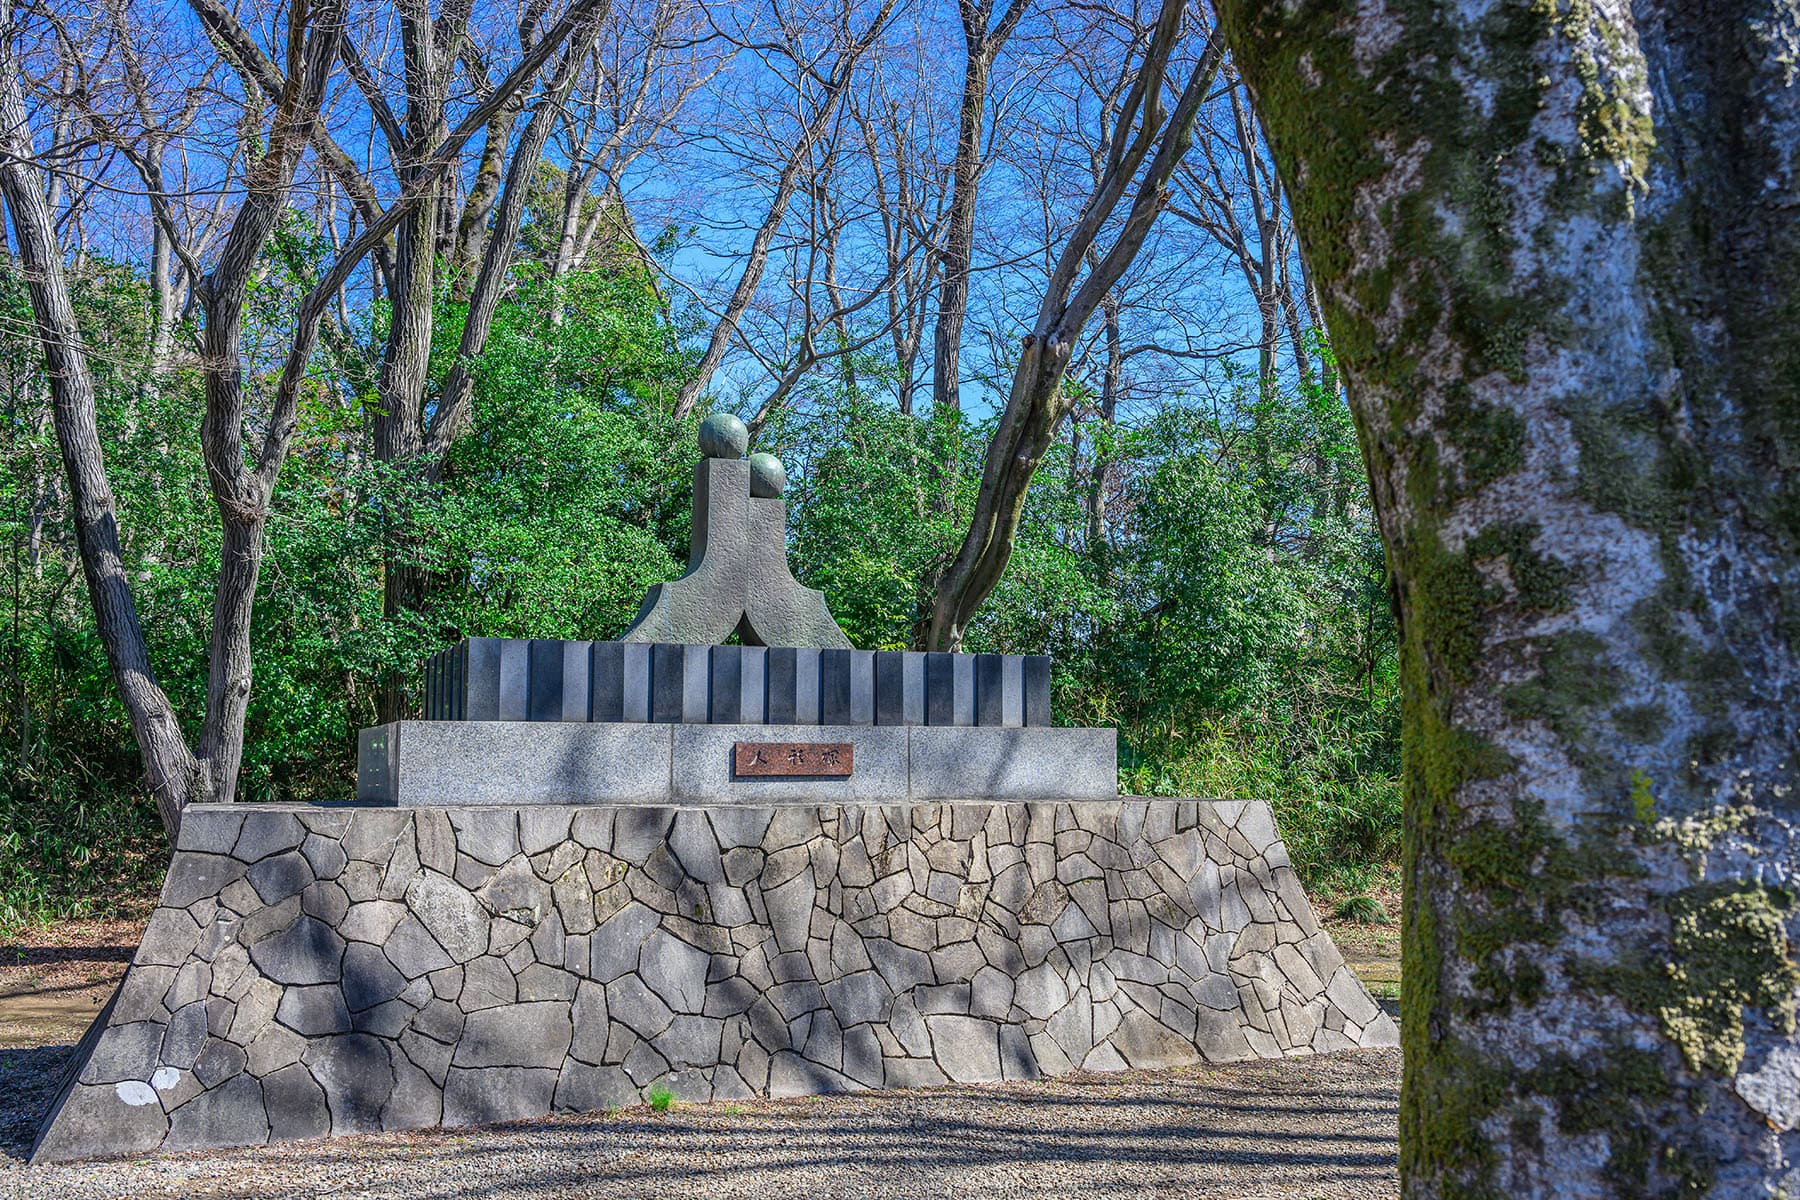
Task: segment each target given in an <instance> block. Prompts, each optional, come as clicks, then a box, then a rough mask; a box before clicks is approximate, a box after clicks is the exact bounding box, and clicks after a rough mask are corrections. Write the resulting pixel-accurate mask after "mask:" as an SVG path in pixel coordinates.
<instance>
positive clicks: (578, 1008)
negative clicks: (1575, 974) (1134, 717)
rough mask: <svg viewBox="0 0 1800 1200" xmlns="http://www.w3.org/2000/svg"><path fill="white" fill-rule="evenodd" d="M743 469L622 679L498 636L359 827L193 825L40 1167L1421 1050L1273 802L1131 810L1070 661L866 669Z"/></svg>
mask: <svg viewBox="0 0 1800 1200" xmlns="http://www.w3.org/2000/svg"><path fill="white" fill-rule="evenodd" d="M746 441H747V438H746V437H745V435H744V433H743V426H742V425H741V424H740V423H738V422H737V421H736V420H735V418H729V417H723V416H718V415H715V416H713V417H710V418H708V419H707V421H706V422H704V423H703V424H702V427H701V447H702V450H703V453H704V457H703V458H702V460H701V462H700V463H699V465H698V467H697V468H696V470H695V484H694V525H693V545H692V553H691V555H690V558H689V563H688V570H687V572H686V574H684V575H683V576H682V577H681V578H680V579H677V580H673V581H671V582H668V583H665V584H661V585H658V586H657V587H654V588H652V589H651V590H650V593H649V594H648V595H647V596H646V597H645V598H644V603H643V605H642V607H641V609H640V611H639V613H638V616H637V619H636V620H635V621H634V622H633V623H632V625H631V627H630V628H629V629H628V630H627V631H626V632H625V634H624V635H623V636H622V637H621V638H620V639H619V640H618V641H613V642H583V641H577V642H563V641H541V640H537V641H514V640H503V639H484V638H472V639H469V640H467V641H464V642H463V643H462V644H460V645H458V646H457V647H455V648H453V649H451V650H447V651H445V652H443V653H441V654H439V655H437V656H436V657H434V658H433V659H432V660H431V661H430V662H429V663H428V665H427V669H426V689H425V690H426V700H425V719H424V720H419V721H399V722H396V723H394V724H391V725H386V726H382V727H379V728H376V729H370V730H365V731H364V732H363V734H362V737H361V742H360V746H359V757H358V773H357V787H356V800H355V802H354V803H345V804H341V805H305V804H215V805H199V806H195V807H193V808H190V809H189V810H188V811H187V813H186V814H185V816H184V818H183V821H182V826H181V832H180V836H179V839H178V843H177V848H176V853H175V856H174V858H173V860H172V861H171V863H170V866H169V871H168V877H167V879H166V881H165V883H164V885H163V891H162V895H161V898H160V900H159V902H158V905H157V908H156V910H155V913H154V915H153V916H152V917H151V920H150V925H149V928H148V929H147V930H146V932H145V934H144V939H143V942H142V944H141V945H140V946H139V948H138V951H137V954H136V956H135V958H134V960H133V962H132V965H131V967H130V969H129V970H128V971H127V973H126V975H125V978H124V980H123V981H122V982H121V984H120V986H119V989H118V991H117V992H116V993H115V994H114V996H113V998H112V1000H111V1001H110V1002H109V1003H108V1004H107V1005H106V1007H105V1008H104V1009H103V1010H102V1012H101V1013H100V1015H99V1017H98V1018H97V1019H96V1020H95V1022H94V1024H93V1026H92V1028H90V1030H89V1031H88V1033H87V1035H86V1036H85V1037H84V1038H83V1040H82V1043H81V1045H80V1047H79V1048H78V1050H77V1052H76V1054H75V1055H74V1057H73V1061H72V1063H71V1066H70V1070H69V1074H68V1077H67V1079H66V1080H65V1082H64V1085H63V1087H62V1089H61V1092H60V1094H59V1095H58V1097H57V1099H56V1101H55V1103H54V1105H53V1106H52V1108H51V1110H50V1112H49V1113H48V1115H47V1116H46V1118H45V1120H44V1122H43V1125H42V1128H41V1130H40V1132H39V1135H38V1139H37V1143H36V1145H35V1147H34V1148H33V1158H34V1159H45V1160H49V1159H69V1158H83V1157H100V1156H106V1155H115V1154H124V1153H135V1152H145V1151H153V1150H158V1149H168V1150H175V1149H190V1148H197V1147H212V1146H232V1145H244V1144H254V1143H260V1142H265V1141H272V1140H277V1139H288V1138H308V1137H323V1136H328V1135H339V1134H346V1133H355V1132H362V1131H371V1130H394V1129H417V1128H425V1127H430V1126H436V1125H467V1124H476V1123H483V1122H494V1121H507V1120H516V1119H521V1118H528V1117H537V1116H542V1115H545V1114H548V1113H552V1112H557V1111H582V1110H594V1109H604V1108H610V1107H614V1106H618V1105H624V1104H631V1103H636V1102H637V1101H638V1100H639V1099H640V1098H641V1097H642V1095H643V1094H644V1093H645V1091H646V1090H648V1089H649V1088H651V1087H653V1086H661V1087H666V1088H668V1089H670V1090H671V1091H672V1092H673V1093H674V1094H675V1095H676V1096H678V1097H680V1098H682V1099H684V1100H692V1101H703V1100H715V1099H716V1100H723V1099H732V1098H739V1097H748V1096H757V1095H771V1096H785V1095H801V1094H809V1093H817V1092H829V1091H841V1090H851V1089H858V1088H880V1087H902V1086H912V1085H928V1084H940V1083H947V1082H952V1081H955V1082H983V1081H993V1080H1003V1079H1029V1078H1035V1077H1039V1076H1043V1075H1056V1074H1061V1073H1064V1072H1067V1071H1071V1070H1075V1069H1077V1068H1085V1069H1094V1070H1115V1069H1120V1068H1124V1067H1127V1066H1133V1067H1156V1066H1170V1065H1176V1064H1182V1063H1193V1062H1227V1061H1233V1060H1238V1059H1247V1058H1255V1057H1275V1056H1280V1055H1287V1054H1305V1053H1313V1052H1318V1051H1329V1050H1341V1049H1351V1048H1356V1047H1370V1046H1385V1045H1393V1044H1394V1043H1395V1041H1396V1033H1395V1029H1394V1026H1393V1023H1392V1022H1391V1021H1390V1020H1389V1018H1388V1017H1387V1016H1386V1015H1385V1014H1383V1013H1382V1012H1381V1010H1380V1009H1379V1008H1378V1007H1377V1006H1376V1004H1375V1003H1374V1002H1373V1001H1372V1000H1371V999H1370V998H1369V995H1368V993H1367V991H1365V990H1364V988H1363V986H1362V984H1361V983H1360V982H1358V981H1357V979H1356V977H1355V976H1354V975H1353V974H1352V973H1351V972H1350V971H1349V969H1348V968H1347V967H1346V966H1345V965H1344V963H1343V960H1342V958H1341V956H1340V955H1339V954H1338V952H1337V950H1336V948H1335V947H1334V946H1333V945H1332V943H1331V941H1330V939H1329V937H1328V936H1327V935H1326V934H1325V933H1324V932H1323V931H1322V930H1321V929H1320V928H1319V927H1318V925H1317V924H1316V922H1315V921H1314V919H1313V915H1312V910H1311V908H1310V906H1309V905H1308V903H1307V900H1306V897H1305V895H1304V894H1303V893H1302V891H1301V888H1300V885H1299V881H1298V879H1297V878H1296V876H1295V875H1294V872H1293V869H1292V867H1291V866H1290V864H1289V862H1288V857H1287V854H1286V851H1285V850H1284V849H1283V847H1282V844H1281V842H1280V839H1279V838H1278V837H1277V835H1276V830H1275V825H1274V821H1273V819H1272V817H1271V815H1270V810H1269V806H1268V805H1267V804H1266V803H1265V802H1262V801H1255V800H1251V801H1229V802H1227V801H1203V800H1191V799H1141V798H1132V797H1121V796H1119V795H1118V794H1117V782H1116V781H1117V770H1116V762H1115V746H1116V739H1115V734H1114V731H1112V730H1110V729H1076V728H1066V727H1056V726H1053V725H1052V724H1051V715H1050V664H1049V661H1048V660H1047V659H1045V658H1043V657H1041V656H1031V655H1023V656H1021V655H1001V654H975V655H964V654H935V653H934V654H917V653H911V652H904V653H903V652H891V653H890V652H869V651H862V650H856V649H854V648H852V647H851V645H850V643H849V641H848V639H846V638H845V637H844V635H843V633H842V631H841V630H840V629H839V628H838V626H837V623H836V622H835V621H834V620H833V619H832V617H831V614H830V612H829V610H828V609H827V607H826V604H825V600H824V597H823V596H821V595H820V593H818V592H816V591H813V590H810V589H807V588H804V587H802V586H801V585H800V584H799V583H798V582H797V581H796V580H795V579H794V578H793V576H792V574H791V573H790V571H789V569H788V564H787V556H786V546H785V541H786V514H785V510H784V502H783V501H782V499H781V494H782V492H783V490H784V486H785V473H784V472H783V470H782V467H781V464H780V463H779V462H776V461H775V460H774V459H773V458H771V457H770V456H768V455H752V456H750V457H749V458H748V459H745V458H744V457H743V452H744V450H745V442H746ZM734 634H735V635H736V637H737V639H738V644H735V645H726V644H723V643H724V642H725V640H726V639H727V638H729V637H731V636H733V635H734Z"/></svg>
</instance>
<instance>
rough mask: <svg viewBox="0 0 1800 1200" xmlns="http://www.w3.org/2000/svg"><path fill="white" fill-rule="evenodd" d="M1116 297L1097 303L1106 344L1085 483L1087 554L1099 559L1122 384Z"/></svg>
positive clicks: (1121, 343)
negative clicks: (1089, 476) (1089, 469)
mask: <svg viewBox="0 0 1800 1200" xmlns="http://www.w3.org/2000/svg"><path fill="white" fill-rule="evenodd" d="M1119 307H1120V306H1119V298H1118V296H1117V295H1115V294H1113V293H1110V292H1109V293H1107V296H1106V298H1105V299H1104V300H1102V301H1101V302H1100V322H1101V334H1102V336H1103V337H1104V339H1105V342H1106V364H1105V366H1104V367H1103V368H1102V372H1103V373H1102V375H1101V380H1100V432H1099V433H1098V434H1097V435H1095V437H1094V451H1093V455H1094V466H1093V478H1092V479H1090V480H1089V481H1088V496H1087V518H1088V534H1087V552H1088V557H1089V558H1096V559H1097V558H1099V556H1100V552H1101V550H1102V549H1103V548H1104V547H1105V546H1106V544H1107V543H1106V475H1107V472H1108V470H1110V469H1111V467H1112V456H1111V454H1110V452H1109V451H1108V449H1107V444H1108V439H1110V437H1111V435H1112V431H1113V426H1114V423H1115V421H1116V420H1117V418H1118V412H1119V389H1120V388H1121V387H1122V386H1123V385H1124V381H1125V378H1124V377H1125V345H1124V340H1123V338H1122V337H1121V335H1120V329H1119Z"/></svg>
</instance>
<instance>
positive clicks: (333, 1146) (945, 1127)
mask: <svg viewBox="0 0 1800 1200" xmlns="http://www.w3.org/2000/svg"><path fill="white" fill-rule="evenodd" d="M1333 1057H1334V1058H1335V1059H1336V1061H1335V1063H1334V1062H1333V1061H1332V1060H1331V1059H1326V1060H1318V1062H1317V1065H1318V1068H1319V1069H1318V1070H1316V1071H1312V1072H1307V1073H1305V1074H1303V1075H1301V1076H1300V1077H1298V1078H1296V1077H1295V1076H1294V1075H1293V1074H1291V1073H1290V1074H1269V1075H1259V1074H1256V1073H1255V1071H1254V1067H1255V1064H1248V1066H1249V1067H1250V1069H1251V1072H1252V1073H1251V1074H1250V1076H1249V1077H1248V1078H1246V1077H1244V1076H1243V1075H1239V1074H1227V1075H1224V1076H1222V1077H1218V1078H1214V1077H1213V1076H1212V1075H1210V1074H1205V1075H1199V1076H1195V1075H1191V1074H1186V1073H1179V1074H1177V1073H1170V1074H1162V1073H1143V1072H1133V1073H1131V1074H1132V1076H1133V1077H1134V1078H1130V1079H1129V1080H1124V1079H1122V1078H1121V1077H1119V1076H1089V1077H1085V1078H1080V1079H1075V1080H1070V1079H1064V1080H1060V1081H1056V1083H1055V1084H1054V1085H1053V1086H1054V1088H1055V1090H1051V1087H1050V1086H1043V1087H1040V1086H1039V1085H1016V1084H1015V1085H997V1086H990V1087H975V1088H968V1087H950V1088H936V1089H922V1090H919V1091H913V1092H904V1093H886V1094H870V1093H863V1094H858V1095H855V1096H833V1097H818V1098H806V1099H797V1100H784V1101H775V1102H770V1101H750V1102H746V1103H744V1104H742V1105H733V1104H713V1105H699V1106H693V1107H689V1108H678V1109H677V1110H676V1111H675V1112H674V1113H672V1114H670V1115H666V1116H659V1115H653V1114H650V1113H648V1112H647V1111H645V1110H641V1109H630V1110H626V1111H625V1112H623V1113H617V1114H613V1115H609V1116H599V1115H577V1114H565V1115H562V1116H558V1117H553V1118H547V1119H543V1120H538V1121H530V1122H522V1123H518V1124H514V1125H510V1126H506V1127H499V1128H489V1129H484V1130H483V1129H454V1130H436V1131H427V1132H421V1133H416V1134H411V1135H404V1139H405V1140H404V1160H405V1162H406V1167H405V1169H404V1170H403V1171H402V1170H399V1169H397V1168H393V1167H391V1166H390V1164H392V1163H393V1162H394V1160H395V1158H396V1157H398V1155H397V1149H398V1148H397V1147H396V1145H395V1140H394V1139H393V1138H391V1137H389V1136H381V1137H379V1138H372V1139H367V1140H359V1142H360V1144H361V1145H366V1146H367V1149H368V1151H369V1153H368V1156H367V1157H366V1158H365V1159H364V1162H365V1163H366V1164H367V1167H368V1173H367V1175H366V1176H364V1177H363V1178H362V1179H361V1180H360V1181H359V1184H360V1186H362V1187H365V1188H368V1189H370V1190H369V1193H368V1194H383V1195H385V1194H395V1195H399V1194H404V1195H406V1196H408V1197H409V1198H410V1197H450V1196H456V1197H467V1198H469V1200H483V1198H495V1200H498V1198H500V1197H505V1198H507V1200H513V1198H532V1200H535V1198H538V1197H546V1198H547V1197H552V1196H556V1197H561V1196H570V1195H580V1196H606V1197H609V1198H610V1200H625V1198H626V1197H636V1196H664V1195H670V1194H675V1195H680V1194H686V1195H693V1196H739V1195H743V1196H755V1195H763V1194H766V1195H770V1196H775V1195H790V1194H792V1195H798V1194H820V1189H821V1188H824V1189H826V1190H827V1191H829V1193H830V1194H832V1195H834V1196H846V1195H848V1196H860V1195H881V1196H886V1195H908V1194H913V1193H914V1192H915V1191H916V1192H917V1194H920V1195H931V1194H948V1191H947V1190H946V1189H952V1190H954V1189H960V1188H962V1187H970V1186H976V1184H975V1183H974V1182H973V1181H974V1180H975V1179H976V1177H980V1178H981V1179H982V1180H983V1183H982V1184H981V1186H983V1187H984V1189H986V1188H989V1187H991V1186H994V1185H1002V1186H1006V1187H1007V1188H1008V1190H1009V1191H1010V1190H1011V1188H1012V1187H1013V1186H1015V1185H1022V1186H1026V1187H1028V1188H1029V1189H1030V1190H1037V1189H1039V1188H1047V1189H1049V1190H1050V1191H1052V1192H1054V1193H1055V1194H1058V1195H1062V1194H1068V1195H1082V1196H1087V1195H1106V1194H1109V1193H1118V1194H1132V1195H1138V1194H1143V1190H1144V1189H1145V1188H1149V1189H1152V1190H1153V1191H1155V1192H1156V1193H1157V1194H1161V1191H1162V1190H1163V1189H1165V1188H1166V1189H1175V1190H1176V1191H1179V1192H1180V1193H1181V1194H1193V1193H1192V1191H1191V1189H1192V1187H1193V1185H1194V1184H1195V1183H1196V1181H1200V1180H1205V1181H1207V1189H1206V1192H1205V1194H1207V1195H1212V1196H1226V1195H1237V1194H1245V1195H1251V1194H1254V1195H1266V1194H1269V1193H1270V1189H1271V1188H1272V1187H1279V1188H1281V1189H1286V1188H1290V1187H1297V1188H1304V1189H1308V1190H1307V1191H1306V1194H1309V1195H1312V1194H1317V1195H1333V1196H1349V1195H1357V1196H1373V1195H1386V1194H1390V1193H1391V1191H1392V1188H1393V1186H1394V1179H1395V1167H1396V1162H1395V1159H1396V1149H1395V1132H1394V1131H1395V1126H1396V1121H1397V1117H1398V1101H1397V1089H1396V1080H1395V1079H1394V1078H1392V1077H1391V1076H1394V1075H1397V1070H1395V1071H1391V1072H1383V1073H1382V1074H1383V1075H1384V1076H1387V1077H1381V1078H1370V1077H1368V1076H1369V1074H1370V1073H1369V1072H1368V1071H1366V1070H1360V1069H1357V1068H1356V1067H1351V1066H1350V1064H1349V1063H1348V1062H1346V1061H1345V1058H1344V1057H1341V1056H1333ZM1334 1067H1335V1068H1336V1069H1333V1068H1334ZM1346 1068H1348V1069H1346ZM358 1144H359V1143H350V1142H343V1141H338V1142H322V1143H315V1144H313V1145H310V1146H305V1147H301V1146H290V1147H288V1148H287V1149H286V1150H285V1151H283V1152H282V1153H281V1157H280V1162H279V1164H276V1163H274V1162H270V1161H266V1160H265V1161H264V1162H262V1163H259V1164H257V1165H258V1166H259V1167H265V1168H277V1170H276V1171H273V1172H271V1175H272V1176H275V1177H280V1178H283V1179H284V1180H288V1179H291V1180H292V1181H293V1183H292V1186H294V1187H295V1188H296V1189H298V1188H299V1187H300V1185H301V1183H302V1182H303V1181H304V1180H306V1179H308V1178H309V1177H316V1175H315V1173H316V1172H325V1171H328V1170H330V1169H332V1168H333V1167H334V1166H335V1167H338V1168H342V1167H343V1165H344V1163H345V1159H346V1156H347V1155H349V1154H350V1153H352V1147H353V1146H355V1145H358ZM358 1157H362V1156H360V1155H359V1156H358ZM390 1171H392V1173H391V1174H390ZM1238 1189H1248V1190H1246V1191H1242V1192H1240V1191H1239V1190H1238ZM243 1194H245V1195H249V1194H251V1193H249V1192H245V1193H243ZM257 1194H260V1195H272V1194H276V1193H274V1192H269V1191H263V1192H260V1193H257ZM279 1194H282V1195H288V1194H293V1195H300V1194H305V1193H304V1192H302V1191H299V1190H296V1191H295V1192H292V1193H289V1192H281V1193H279ZM358 1194H362V1193H358Z"/></svg>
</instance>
